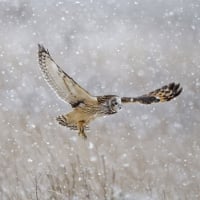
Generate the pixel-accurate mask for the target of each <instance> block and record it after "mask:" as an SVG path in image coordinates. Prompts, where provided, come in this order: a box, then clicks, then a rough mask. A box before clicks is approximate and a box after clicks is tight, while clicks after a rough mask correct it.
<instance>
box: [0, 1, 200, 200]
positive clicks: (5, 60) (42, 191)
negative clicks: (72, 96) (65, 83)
mask: <svg viewBox="0 0 200 200" xmlns="http://www.w3.org/2000/svg"><path fill="white" fill-rule="evenodd" d="M199 7H200V3H199V2H198V1H195V0H191V1H181V0H177V1H172V0H169V1H164V0H143V1H122V0H107V1H106V0H102V1H92V0H90V1H72V0H69V1H54V0H50V1H46V0H45V1H36V0H32V1H28V0H23V1H19V0H15V1H4V0H2V1H0V11H1V12H0V25H1V29H0V60H1V64H0V92H1V94H0V129H1V131H0V132H1V133H0V199H1V200H7V199H12V200H13V199H16V200H27V199H36V200H39V199H40V200H43V199H55V200H57V199H58V200H60V199H69V200H78V199H91V200H93V199H109V200H110V199H112V200H121V199H124V200H134V199H135V200H147V199H148V200H150V199H151V200H172V199H174V200H179V199H181V200H182V199H185V200H191V199H194V200H195V199H200V137H199V134H200V56H199V52H200V39H199V38H200V9H199ZM38 43H41V44H43V45H44V46H45V47H46V48H48V49H49V51H50V53H51V55H52V57H53V58H54V59H55V60H56V62H57V63H58V64H59V65H60V66H61V67H62V68H63V69H64V70H65V71H66V72H67V73H69V74H70V75H71V76H72V77H73V78H74V79H75V80H76V81H77V82H78V83H80V84H81V85H82V86H83V87H85V88H86V89H88V90H89V91H90V92H91V93H92V94H94V95H101V94H118V95H121V96H123V95H124V96H131V95H132V96H137V95H140V94H143V93H145V92H148V91H151V90H152V89H156V88H158V87H160V86H162V85H164V84H167V83H169V82H172V81H175V82H180V83H181V85H182V87H183V89H184V90H183V93H182V94H181V95H180V97H178V98H177V99H176V100H174V101H171V102H168V103H165V104H158V105H149V106H146V105H137V104H134V105H129V106H125V107H124V108H123V110H122V111H121V112H120V113H118V114H116V115H113V116H110V117H107V118H99V119H97V120H96V121H94V122H93V123H92V124H91V127H90V131H89V132H88V140H87V141H84V140H82V139H81V138H79V137H78V136H77V133H76V132H74V131H70V130H68V129H66V128H64V127H61V126H59V125H58V124H57V122H56V121H55V117H56V116H58V115H60V114H64V113H67V112H69V111H70V109H71V108H70V106H69V105H66V104H64V103H63V102H61V101H60V100H59V99H57V97H56V96H55V95H54V93H53V92H52V91H51V90H50V89H49V87H48V86H47V84H46V83H45V81H44V80H43V79H42V77H41V73H40V70H39V66H38V61H37V44H38Z"/></svg>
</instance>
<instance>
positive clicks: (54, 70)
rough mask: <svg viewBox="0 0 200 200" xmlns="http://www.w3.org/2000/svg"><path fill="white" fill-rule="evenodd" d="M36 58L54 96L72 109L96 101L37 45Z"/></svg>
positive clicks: (47, 52)
mask: <svg viewBox="0 0 200 200" xmlns="http://www.w3.org/2000/svg"><path fill="white" fill-rule="evenodd" d="M38 48H39V50H38V57H39V65H40V68H41V71H42V73H43V75H44V78H45V80H46V81H47V83H48V84H49V85H50V87H51V88H53V89H54V91H55V92H56V94H57V95H58V96H59V97H60V98H61V99H62V100H64V101H65V102H68V103H70V104H71V105H72V107H76V106H78V105H79V104H80V103H84V102H88V101H97V99H96V97H93V96H92V95H90V94H89V93H88V92H87V91H86V90H85V89H83V88H82V87H81V86H80V85H79V84H78V83H76V82H75V81H74V80H73V79H72V78H71V77H70V76H69V75H68V74H66V73H65V72H64V71H63V70H62V69H61V68H60V67H59V66H58V65H57V64H56V63H55V62H54V60H53V59H52V57H51V55H50V54H49V51H48V50H46V49H45V48H44V47H43V46H42V45H40V44H38Z"/></svg>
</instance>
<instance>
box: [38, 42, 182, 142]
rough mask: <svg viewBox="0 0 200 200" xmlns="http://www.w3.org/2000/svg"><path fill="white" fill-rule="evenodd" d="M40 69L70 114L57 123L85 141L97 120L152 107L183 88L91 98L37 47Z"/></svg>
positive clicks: (170, 87) (171, 84) (48, 55)
mask: <svg viewBox="0 0 200 200" xmlns="http://www.w3.org/2000/svg"><path fill="white" fill-rule="evenodd" d="M38 48H39V50H38V58H39V66H40V69H41V71H42V74H43V76H44V79H45V80H46V81H47V83H48V84H49V86H50V87H51V88H52V89H53V90H54V91H55V93H56V94H57V95H58V97H60V98H61V99H62V100H63V101H65V102H67V103H69V104H70V105H71V107H72V108H73V110H72V111H71V112H69V113H67V114H64V115H60V116H58V117H57V118H56V120H57V121H58V123H59V124H60V125H62V126H66V127H68V128H70V129H72V130H78V134H79V135H80V136H82V137H83V138H87V136H86V133H85V130H87V129H88V128H89V127H88V125H89V123H90V122H91V121H92V120H94V119H95V118H97V117H101V116H107V115H113V114H116V113H117V112H118V111H119V110H121V108H122V105H123V104H128V103H142V104H151V103H159V102H166V101H170V100H171V99H173V98H175V97H177V96H178V95H179V94H180V93H181V92H182V88H181V87H180V84H176V83H170V84H168V85H165V86H163V87H161V88H159V89H157V90H154V91H152V92H149V93H147V94H144V95H141V96H138V97H120V96H117V95H103V96H93V95H91V94H90V93H89V92H88V91H86V90H85V89H84V88H82V87H81V86H80V85H79V84H78V83H77V82H76V81H75V80H73V79H72V78H71V77H70V76H69V75H68V74H67V73H65V72H64V71H63V70H62V69H61V68H60V67H59V66H58V65H57V64H56V63H55V61H54V60H53V58H52V57H51V55H50V53H49V51H48V50H47V49H45V48H44V47H43V46H42V45H40V44H38Z"/></svg>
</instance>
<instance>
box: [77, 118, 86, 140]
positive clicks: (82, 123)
mask: <svg viewBox="0 0 200 200" xmlns="http://www.w3.org/2000/svg"><path fill="white" fill-rule="evenodd" d="M84 127H85V121H79V122H78V128H79V133H78V134H79V135H80V136H82V137H83V138H84V139H87V135H86V134H85V129H84Z"/></svg>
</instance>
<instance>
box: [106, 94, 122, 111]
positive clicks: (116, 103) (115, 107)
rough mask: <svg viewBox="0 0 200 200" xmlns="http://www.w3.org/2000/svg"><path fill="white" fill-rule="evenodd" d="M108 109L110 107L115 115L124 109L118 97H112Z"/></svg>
mask: <svg viewBox="0 0 200 200" xmlns="http://www.w3.org/2000/svg"><path fill="white" fill-rule="evenodd" d="M108 107H109V110H111V111H112V112H114V113H115V112H118V111H119V110H121V108H122V102H121V98H120V97H118V96H114V97H111V98H110V99H109V100H108Z"/></svg>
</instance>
